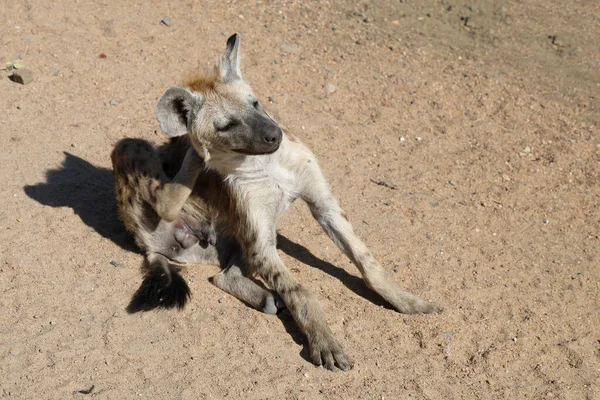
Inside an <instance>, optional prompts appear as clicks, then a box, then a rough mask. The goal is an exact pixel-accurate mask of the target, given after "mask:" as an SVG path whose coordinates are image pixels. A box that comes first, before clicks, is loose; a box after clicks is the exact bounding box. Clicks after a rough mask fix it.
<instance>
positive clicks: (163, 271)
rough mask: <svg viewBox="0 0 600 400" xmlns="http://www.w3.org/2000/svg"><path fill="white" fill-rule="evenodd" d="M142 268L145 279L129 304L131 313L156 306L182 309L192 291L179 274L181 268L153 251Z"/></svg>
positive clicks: (128, 307)
mask: <svg viewBox="0 0 600 400" xmlns="http://www.w3.org/2000/svg"><path fill="white" fill-rule="evenodd" d="M142 270H143V272H144V280H143V281H142V284H141V285H140V287H139V289H138V290H137V291H136V292H135V294H134V295H133V297H132V298H131V301H130V302H129V305H128V306H127V312H128V313H129V314H133V313H136V312H138V311H150V310H154V309H155V308H167V309H169V308H175V307H177V308H178V309H182V308H183V307H184V306H185V304H186V303H187V301H188V300H189V298H190V297H191V292H190V288H189V286H188V285H187V283H186V282H185V280H184V279H183V277H182V276H181V275H180V274H179V270H180V268H178V267H177V266H175V265H172V264H171V263H170V262H169V259H167V258H166V257H165V256H163V255H161V254H156V253H152V254H149V255H148V256H147V257H146V258H145V259H144V264H143V265H142Z"/></svg>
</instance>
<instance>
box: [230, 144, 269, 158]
mask: <svg viewBox="0 0 600 400" xmlns="http://www.w3.org/2000/svg"><path fill="white" fill-rule="evenodd" d="M277 150H279V144H278V145H277V146H275V147H274V148H272V149H271V150H266V151H252V150H247V149H232V151H233V152H235V153H238V154H243V155H245V156H261V155H267V154H273V153H275V152H276V151H277Z"/></svg>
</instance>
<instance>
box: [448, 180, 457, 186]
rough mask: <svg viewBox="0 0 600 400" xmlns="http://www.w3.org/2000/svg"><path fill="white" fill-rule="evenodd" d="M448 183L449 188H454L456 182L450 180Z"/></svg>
mask: <svg viewBox="0 0 600 400" xmlns="http://www.w3.org/2000/svg"><path fill="white" fill-rule="evenodd" d="M448 183H449V184H450V186H456V181H453V180H450V181H448Z"/></svg>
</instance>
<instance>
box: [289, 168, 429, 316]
mask: <svg viewBox="0 0 600 400" xmlns="http://www.w3.org/2000/svg"><path fill="white" fill-rule="evenodd" d="M312 165H313V167H312V169H311V170H310V171H309V173H307V174H306V175H305V179H306V182H310V183H309V184H307V185H305V187H304V189H303V192H302V193H301V194H300V196H301V197H302V199H303V200H304V201H306V203H307V204H308V206H309V208H310V210H311V212H312V214H313V216H314V218H315V219H316V220H317V221H318V222H319V224H320V225H321V227H322V228H323V229H324V230H325V232H326V233H327V235H328V236H329V237H330V238H331V239H332V240H333V241H334V242H335V244H336V245H337V246H338V247H339V248H340V249H341V250H342V251H343V252H344V253H345V254H346V255H347V256H348V258H350V260H351V261H352V262H353V263H354V265H356V267H357V268H358V269H359V270H360V272H361V274H362V276H363V278H364V280H365V282H366V284H367V286H369V287H370V288H371V289H373V290H374V291H375V292H376V293H377V294H379V295H380V296H381V297H383V298H384V299H385V300H387V301H388V302H389V303H390V304H391V305H392V306H394V308H396V310H398V311H400V312H402V313H406V314H417V313H425V314H429V313H433V312H437V311H439V310H440V309H439V308H438V307H437V306H436V305H434V304H432V303H429V302H427V301H425V300H423V299H420V298H418V297H416V296H414V295H412V294H410V293H408V292H406V291H404V290H402V289H401V288H400V287H399V286H398V285H397V284H396V283H395V282H394V280H393V277H392V275H391V274H390V273H389V272H388V271H387V270H386V269H384V268H383V267H382V266H381V264H380V263H379V262H378V261H377V260H376V259H375V257H373V255H372V254H371V252H370V251H369V249H368V248H367V246H366V245H365V244H364V243H363V241H362V240H361V239H360V238H359V237H358V236H357V235H356V234H355V233H354V230H353V228H352V224H351V223H350V222H349V221H348V219H347V218H346V216H345V214H344V212H343V211H342V209H341V208H340V206H339V204H338V202H337V200H336V199H335V198H334V197H333V195H332V194H331V191H330V189H329V185H328V184H327V181H326V180H325V178H324V177H323V173H322V172H321V170H320V169H319V167H318V166H317V165H316V162H315V163H312Z"/></svg>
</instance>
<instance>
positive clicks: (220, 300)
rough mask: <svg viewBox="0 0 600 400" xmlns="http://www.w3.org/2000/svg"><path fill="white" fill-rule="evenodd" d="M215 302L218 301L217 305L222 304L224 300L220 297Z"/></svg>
mask: <svg viewBox="0 0 600 400" xmlns="http://www.w3.org/2000/svg"><path fill="white" fill-rule="evenodd" d="M217 301H218V302H219V303H223V302H224V301H225V299H224V298H222V297H221V298H219V300H217Z"/></svg>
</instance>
